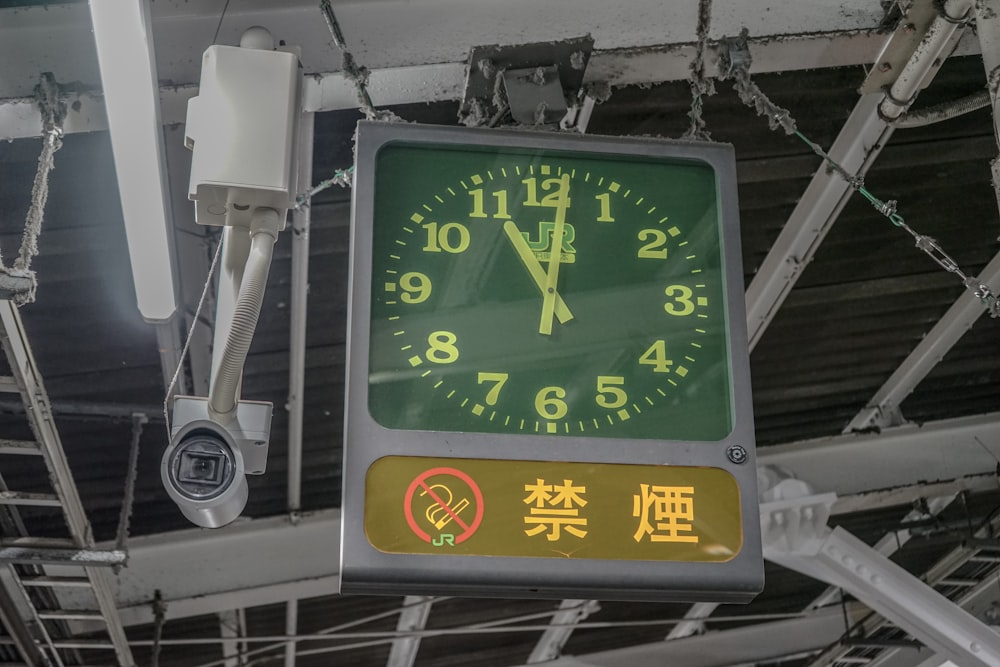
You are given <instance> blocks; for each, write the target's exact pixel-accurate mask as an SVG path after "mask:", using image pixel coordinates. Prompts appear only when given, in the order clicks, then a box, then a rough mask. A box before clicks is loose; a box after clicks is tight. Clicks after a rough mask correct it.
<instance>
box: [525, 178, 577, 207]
mask: <svg viewBox="0 0 1000 667" xmlns="http://www.w3.org/2000/svg"><path fill="white" fill-rule="evenodd" d="M521 182H522V183H524V184H525V185H527V186H528V196H527V198H526V199H525V200H524V205H525V206H555V207H559V206H561V205H562V187H560V186H561V184H562V179H561V178H546V179H545V180H544V181H542V190H545V191H549V190H551V189H552V188H553V187H555V188H556V191H555V192H549V194H547V195H545V196H544V197H542V200H541V201H538V179H537V178H535V177H531V178H526V179H524V180H523V181H521ZM566 208H569V197H567V198H566Z"/></svg>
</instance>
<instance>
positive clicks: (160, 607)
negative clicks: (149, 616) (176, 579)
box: [130, 588, 167, 667]
mask: <svg viewBox="0 0 1000 667" xmlns="http://www.w3.org/2000/svg"><path fill="white" fill-rule="evenodd" d="M166 615H167V605H166V604H164V602H163V594H162V593H160V589H159V588H157V589H156V592H155V593H154V594H153V641H152V645H153V655H152V656H151V657H150V665H152V667H159V666H160V647H161V646H160V645H161V643H162V640H163V622H164V619H165V618H166ZM130 643H134V642H130Z"/></svg>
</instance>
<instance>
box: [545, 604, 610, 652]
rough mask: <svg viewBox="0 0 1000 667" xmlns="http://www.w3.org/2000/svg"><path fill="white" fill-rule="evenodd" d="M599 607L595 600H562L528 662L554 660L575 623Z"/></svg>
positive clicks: (573, 628) (571, 632) (574, 627)
mask: <svg viewBox="0 0 1000 667" xmlns="http://www.w3.org/2000/svg"><path fill="white" fill-rule="evenodd" d="M600 608H601V605H600V603H598V601H597V600H574V599H567V600H563V601H562V602H561V603H560V604H559V611H557V612H556V613H555V614H553V616H552V621H551V624H550V625H551V626H550V627H549V628H548V629H547V630H546V631H545V632H543V633H542V636H541V638H540V639H539V640H538V643H537V644H535V648H533V649H532V650H531V654H530V655H529V656H528V664H529V665H533V664H537V663H541V662H549V661H550V660H555V659H556V658H558V657H559V656H560V655H561V654H562V650H563V647H564V646H565V645H566V642H567V641H569V638H570V635H572V634H573V630H575V629H576V624H577V623H580V622H581V621H583V620H584V619H586V618H587V617H588V616H590V615H591V614H594V613H596V612H597V611H599V610H600Z"/></svg>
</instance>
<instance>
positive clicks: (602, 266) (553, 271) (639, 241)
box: [368, 142, 733, 441]
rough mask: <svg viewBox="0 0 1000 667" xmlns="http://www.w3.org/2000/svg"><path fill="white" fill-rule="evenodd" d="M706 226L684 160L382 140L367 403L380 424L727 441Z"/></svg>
mask: <svg viewBox="0 0 1000 667" xmlns="http://www.w3.org/2000/svg"><path fill="white" fill-rule="evenodd" d="M720 226H721V225H720V220H719V204H718V192H717V186H716V175H715V172H714V170H713V168H712V167H711V166H709V165H707V164H705V163H703V162H700V161H695V160H676V159H675V160H667V159H650V158H641V157H620V156H615V155H610V156H608V155H595V154H586V153H573V152H565V151H549V150H544V151H543V150H532V149H525V148H498V147H466V146H459V147H456V146H451V145H432V146H428V145H426V144H409V143H406V142H398V143H390V144H388V145H386V146H384V147H383V148H382V149H381V150H380V151H379V153H378V155H377V158H376V180H375V215H374V229H373V254H372V285H371V294H372V297H371V338H370V359H369V362H370V373H369V401H368V409H369V412H370V414H371V415H372V417H373V418H374V419H375V421H376V422H378V423H379V424H381V425H382V426H385V427H387V428H393V429H415V430H434V431H473V432H486V433H523V434H539V435H550V436H574V437H604V438H641V439H664V440H669V439H677V440H695V441H716V440H720V439H722V438H724V437H726V436H727V435H728V434H729V433H730V432H731V430H732V424H733V417H732V410H733V408H732V389H731V381H730V377H729V371H728V363H727V362H728V354H729V353H728V337H727V321H726V312H727V310H726V304H725V296H724V294H725V286H724V284H723V273H722V265H721V264H722V254H721V250H720V233H721V232H720Z"/></svg>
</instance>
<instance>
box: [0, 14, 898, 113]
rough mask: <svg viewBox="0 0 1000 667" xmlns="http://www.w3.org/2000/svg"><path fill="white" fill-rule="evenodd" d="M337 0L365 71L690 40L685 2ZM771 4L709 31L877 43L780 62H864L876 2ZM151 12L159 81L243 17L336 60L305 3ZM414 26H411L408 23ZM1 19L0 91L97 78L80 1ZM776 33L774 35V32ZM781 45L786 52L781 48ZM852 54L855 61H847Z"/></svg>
mask: <svg viewBox="0 0 1000 667" xmlns="http://www.w3.org/2000/svg"><path fill="white" fill-rule="evenodd" d="M337 4H338V7H337V15H338V19H339V23H340V25H341V28H342V29H343V32H344V34H345V35H346V36H347V42H348V43H349V44H351V45H352V46H353V48H352V51H353V54H354V56H355V58H356V60H357V62H358V64H360V65H364V66H366V67H368V68H369V69H370V70H372V71H377V70H385V69H405V68H411V67H421V66H425V65H428V64H434V63H464V62H465V61H466V59H467V58H468V54H469V51H470V49H471V48H472V47H473V46H482V45H488V44H521V43H532V42H542V41H551V40H561V39H567V38H571V37H579V36H580V35H585V34H588V33H590V34H591V35H592V36H593V38H594V40H595V42H596V43H597V44H598V48H599V49H600V50H602V51H615V50H625V49H647V48H648V47H652V46H655V45H679V44H690V43H691V42H692V36H693V35H694V34H695V27H696V24H697V11H696V10H697V5H696V4H692V3H670V4H666V5H665V4H664V3H662V2H659V0H633V1H632V2H629V3H626V4H624V5H622V6H618V5H615V6H610V5H605V4H601V3H590V4H588V6H587V11H586V12H580V11H579V2H578V0H547V2H544V3H539V2H536V1H535V0H511V1H510V2H507V3H503V5H502V6H497V5H496V4H495V3H475V4H473V5H469V3H467V2H463V1H462V0H381V1H380V2H377V3H372V2H338V3H337ZM224 6H225V7H226V13H225V15H224V16H223V15H222V11H223V8H224ZM771 6H772V5H771V3H770V2H769V1H768V0H746V1H745V2H743V3H740V10H741V11H717V12H716V13H715V15H714V16H713V17H712V32H711V34H710V38H711V39H719V38H721V37H724V36H726V35H736V34H738V33H739V32H740V30H741V29H742V28H744V27H746V28H747V30H748V31H749V33H750V34H751V35H753V36H754V37H755V38H758V39H760V40H761V41H762V42H764V41H767V40H771V41H785V39H784V38H792V39H793V40H794V38H795V37H798V36H806V37H807V39H808V38H811V37H812V36H815V35H857V36H861V37H873V40H872V43H873V44H876V45H875V46H873V47H870V48H873V49H874V51H872V52H871V53H870V54H864V55H857V54H856V53H855V52H857V51H858V50H863V49H859V48H858V47H859V44H858V42H857V41H855V42H854V43H852V44H851V48H843V49H841V50H839V51H838V50H837V49H830V48H827V49H826V50H825V51H824V50H820V49H817V50H815V51H814V52H813V53H812V58H809V57H808V56H807V54H805V53H801V52H795V51H794V49H795V46H794V44H792V45H788V44H785V45H776V46H775V49H776V52H780V53H781V54H783V55H781V56H779V59H780V60H781V61H782V62H780V64H779V65H778V66H779V67H780V68H781V69H788V68H789V67H791V68H814V67H830V66H837V65H842V64H859V63H862V62H871V60H872V58H873V56H874V53H875V52H877V49H878V48H879V47H880V42H881V35H880V34H879V33H878V32H877V30H878V28H879V24H880V22H881V21H882V19H883V10H882V9H881V7H879V6H878V4H873V3H871V2H870V0H841V2H838V3H836V4H835V5H834V4H830V3H820V4H817V5H810V6H809V7H802V8H798V7H786V8H784V9H783V11H781V12H773V11H769V10H770V9H771ZM151 9H152V30H153V35H154V39H155V42H156V44H157V52H158V55H159V60H160V62H159V69H158V74H159V78H160V79H161V80H164V81H172V82H174V83H176V84H185V83H192V82H196V81H197V80H198V72H199V70H200V67H201V54H202V52H203V51H204V50H205V48H206V47H207V46H208V45H209V44H211V43H212V42H213V39H214V40H216V41H217V42H218V43H220V44H235V43H238V41H239V37H240V32H241V31H242V30H243V29H244V28H245V27H246V26H247V25H263V26H266V27H268V29H270V30H271V32H272V33H273V34H274V35H275V36H276V38H279V39H283V40H285V41H286V42H287V43H289V44H295V45H298V46H301V47H302V61H303V66H304V68H305V71H306V72H307V73H317V72H333V71H337V70H339V68H340V53H339V51H338V50H337V49H336V48H334V47H333V46H332V45H331V43H330V34H329V32H328V30H327V28H326V24H325V22H324V21H323V19H322V14H321V12H320V9H319V3H318V2H316V1H315V0H280V1H276V0H251V1H245V2H239V3H232V4H229V3H226V2H224V0H203V1H202V2H187V1H186V0H158V1H157V2H155V3H153V5H152V8H151ZM220 18H222V21H221V23H220ZM651 19H652V20H651ZM416 25H419V26H420V30H414V29H413V26H416ZM0 26H2V28H0V62H3V63H4V64H5V74H6V75H7V76H5V78H4V79H3V80H2V81H0V98H10V97H19V96H29V95H31V89H32V87H33V86H34V82H36V81H37V80H38V74H39V73H40V72H43V71H51V72H54V73H55V75H56V78H57V79H58V80H60V81H75V82H79V85H81V86H83V87H85V88H86V87H93V88H97V87H99V86H95V85H94V83H95V81H97V80H98V76H97V65H96V58H95V53H94V50H93V42H92V41H91V38H90V21H89V16H88V14H87V12H86V9H85V8H84V9H83V10H81V9H80V8H79V6H78V5H77V4H76V3H67V4H63V5H59V4H47V5H46V6H27V7H14V8H12V9H4V10H0ZM216 29H218V35H217V37H216ZM777 36H782V37H783V39H782V40H774V39H773V38H775V37H777ZM39 43H44V44H58V45H59V48H58V49H54V48H49V49H39V48H38V44H39ZM789 49H791V51H790V50H789ZM670 50H671V51H674V50H676V49H670ZM26 53H30V54H31V56H30V58H25V57H24V54H26ZM792 53H794V57H788V55H790V54H792ZM866 56H867V57H866ZM859 57H861V58H863V59H862V60H857V58H859ZM687 59H688V60H690V58H689V57H688V58H687ZM673 60H674V61H676V60H678V59H677V58H674V59H673ZM844 60H846V61H848V62H844ZM762 64H763V63H762ZM642 66H643V65H642V64H640V65H639V67H642ZM630 69H633V68H629V67H626V68H625V71H626V72H627V71H629V70H630ZM633 71H634V70H633ZM669 71H675V72H676V75H675V76H676V78H679V79H680V78H686V77H687V75H688V71H687V65H686V63H683V64H682V63H677V65H676V66H675V67H674V68H671V69H669V70H668V72H669ZM648 80H649V81H652V80H656V79H648ZM659 80H664V79H659ZM405 83H406V84H407V85H406V88H408V89H409V90H410V92H411V94H415V93H417V90H418V89H419V88H420V87H421V80H420V79H418V78H413V79H408V80H407V81H406V82H405ZM413 101H416V100H413ZM376 103H378V100H376Z"/></svg>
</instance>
